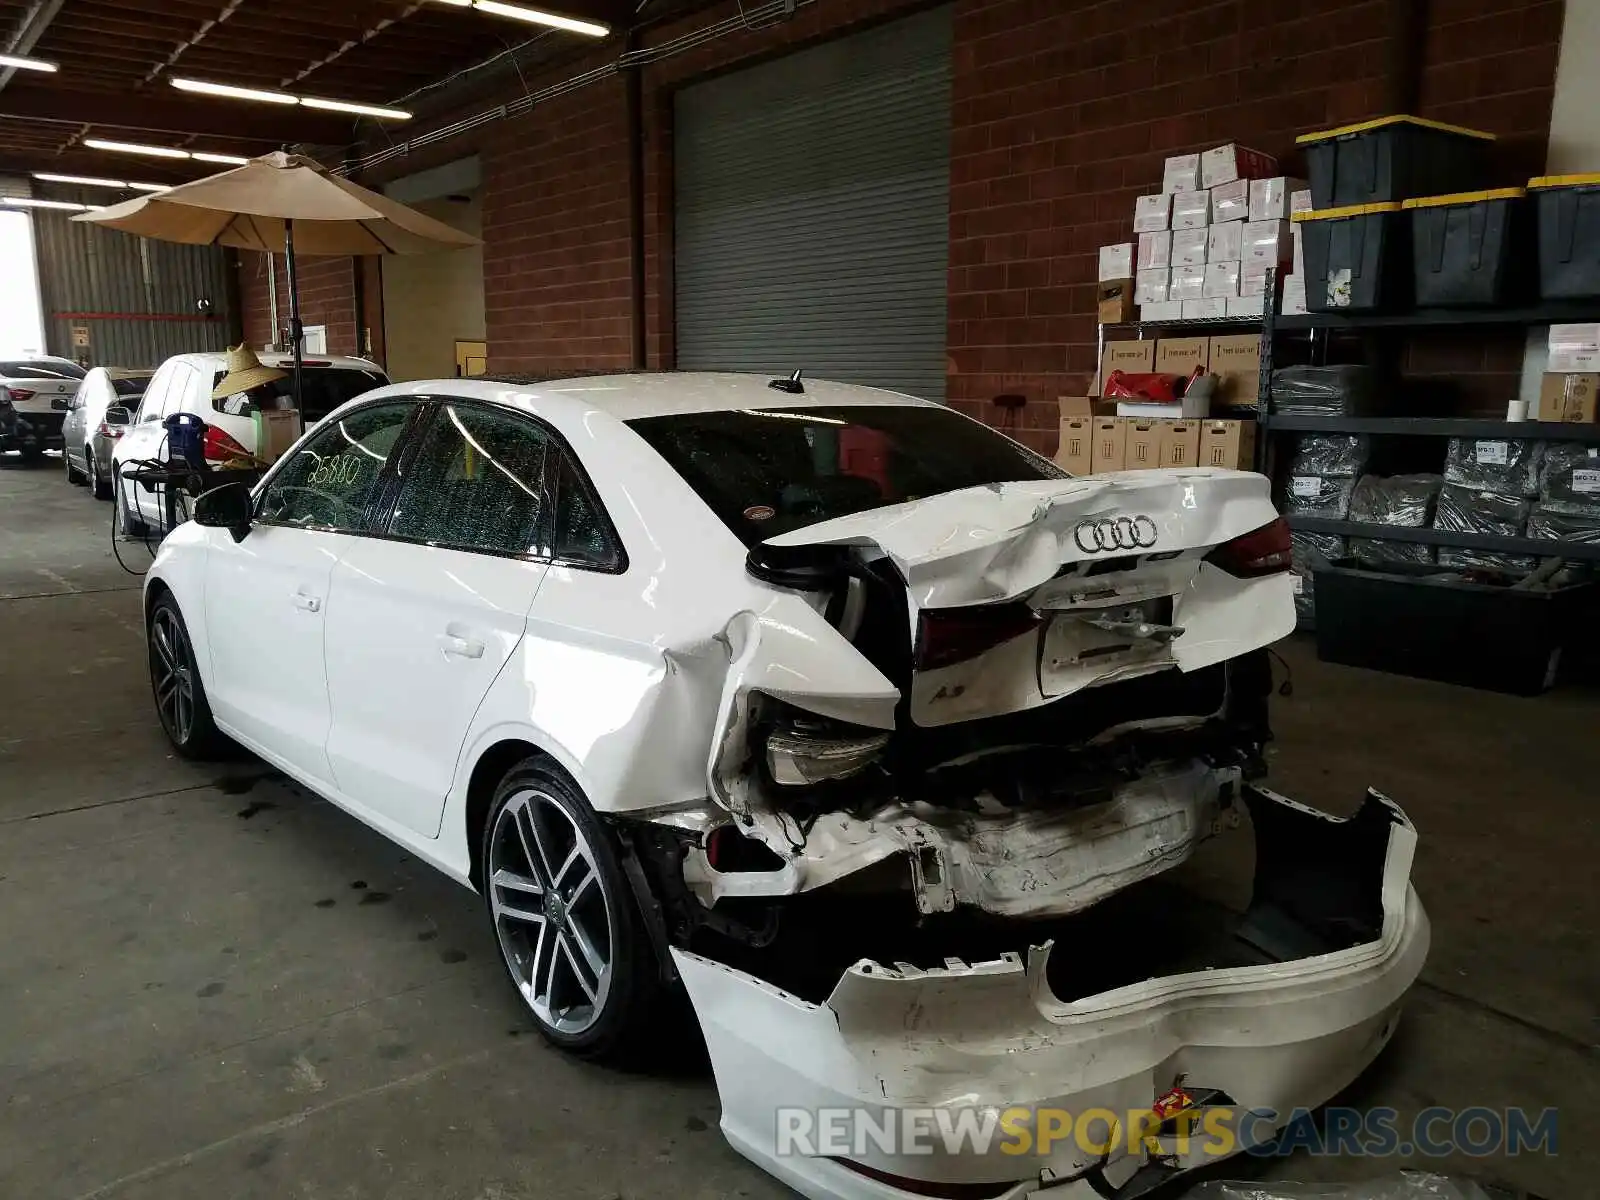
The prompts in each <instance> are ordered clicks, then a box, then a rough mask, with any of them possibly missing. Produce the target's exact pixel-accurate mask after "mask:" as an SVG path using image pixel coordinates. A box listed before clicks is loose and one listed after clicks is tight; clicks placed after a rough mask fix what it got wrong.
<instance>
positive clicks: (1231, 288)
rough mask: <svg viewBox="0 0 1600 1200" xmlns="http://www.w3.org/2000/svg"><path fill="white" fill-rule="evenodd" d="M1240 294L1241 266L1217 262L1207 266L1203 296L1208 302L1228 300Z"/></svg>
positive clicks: (1233, 263) (1202, 288)
mask: <svg viewBox="0 0 1600 1200" xmlns="http://www.w3.org/2000/svg"><path fill="white" fill-rule="evenodd" d="M1238 294H1239V264H1238V263H1236V262H1216V263H1207V264H1206V274H1205V282H1204V283H1203V284H1202V285H1201V296H1202V298H1203V299H1206V300H1228V299H1231V298H1232V297H1235V296H1237V295H1238Z"/></svg>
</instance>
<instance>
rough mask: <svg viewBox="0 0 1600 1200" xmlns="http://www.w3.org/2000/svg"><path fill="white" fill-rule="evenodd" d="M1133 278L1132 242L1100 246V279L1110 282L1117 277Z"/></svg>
mask: <svg viewBox="0 0 1600 1200" xmlns="http://www.w3.org/2000/svg"><path fill="white" fill-rule="evenodd" d="M1132 278H1133V243H1132V242H1118V243H1117V244H1116V245H1114V246H1101V247H1100V280H1099V282H1101V283H1111V282H1114V281H1115V280H1118V279H1132Z"/></svg>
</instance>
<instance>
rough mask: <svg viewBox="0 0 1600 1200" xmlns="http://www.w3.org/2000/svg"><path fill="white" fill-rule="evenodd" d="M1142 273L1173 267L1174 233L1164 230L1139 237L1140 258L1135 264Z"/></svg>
mask: <svg viewBox="0 0 1600 1200" xmlns="http://www.w3.org/2000/svg"><path fill="white" fill-rule="evenodd" d="M1134 265H1135V266H1136V267H1137V268H1138V269H1139V270H1141V271H1150V270H1154V269H1155V268H1156V267H1170V266H1171V265H1172V232H1171V231H1170V230H1162V231H1161V232H1159V233H1141V234H1140V235H1139V258H1138V260H1137V262H1136V263H1135V264H1134Z"/></svg>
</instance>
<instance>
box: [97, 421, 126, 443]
mask: <svg viewBox="0 0 1600 1200" xmlns="http://www.w3.org/2000/svg"><path fill="white" fill-rule="evenodd" d="M94 434H95V436H96V437H103V438H111V439H112V440H113V441H115V440H116V439H117V438H119V437H121V436H122V426H121V425H107V424H106V423H105V422H104V421H101V422H100V425H99V428H97V429H96V430H95V431H94Z"/></svg>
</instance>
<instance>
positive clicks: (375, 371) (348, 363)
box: [111, 351, 389, 533]
mask: <svg viewBox="0 0 1600 1200" xmlns="http://www.w3.org/2000/svg"><path fill="white" fill-rule="evenodd" d="M260 358H261V361H262V363H263V364H265V365H266V366H269V367H278V368H280V369H281V370H284V371H293V369H294V359H293V358H292V357H291V356H290V355H287V354H263V355H261V356H260ZM304 367H305V375H304V380H303V391H304V395H303V396H302V398H301V399H302V411H301V414H300V416H301V422H302V427H307V426H311V425H314V424H316V423H317V422H318V421H320V420H321V419H322V418H323V417H325V416H327V415H328V414H329V413H330V412H332V411H333V410H334V409H336V408H338V407H339V405H341V404H343V403H344V402H345V401H346V400H350V399H352V398H354V397H356V396H359V395H361V393H363V392H366V391H370V390H371V389H373V388H375V387H381V386H382V385H384V384H386V383H388V382H389V380H388V377H387V376H385V375H384V373H383V368H381V367H379V366H378V365H377V364H376V363H373V362H369V361H367V360H366V359H364V358H339V357H326V356H325V357H319V358H312V359H306V360H305V362H304ZM226 372H227V356H226V355H225V354H223V353H222V352H221V351H214V352H209V353H204V354H179V355H176V356H175V357H173V358H169V359H167V361H166V362H164V363H162V364H161V367H160V369H159V370H157V371H156V373H155V375H154V376H153V377H152V378H151V380H150V386H149V388H148V389H146V391H145V394H144V399H143V400H142V401H140V403H139V411H138V412H136V413H135V414H134V417H133V425H132V426H131V427H130V428H129V430H128V432H127V433H126V434H124V435H123V437H122V438H121V440H119V441H118V442H117V444H116V447H115V448H114V449H113V450H112V454H111V468H112V478H113V481H114V483H115V487H116V497H117V510H118V513H119V515H120V523H121V526H122V531H123V532H124V533H142V532H144V527H146V526H155V527H156V528H160V527H161V525H162V522H163V514H162V506H161V497H160V494H159V493H157V492H154V491H151V490H149V489H147V488H142V487H137V486H134V485H133V484H132V482H131V481H130V482H129V483H127V484H124V483H123V480H122V472H123V471H124V470H125V469H126V468H127V466H128V464H130V463H138V462H146V461H150V460H164V459H167V458H169V457H170V455H169V454H168V453H167V431H166V428H165V425H164V422H165V421H166V419H167V418H168V417H170V416H172V415H173V414H174V413H193V414H194V415H195V416H198V417H199V418H200V419H201V420H202V421H204V422H205V423H206V434H205V456H206V459H207V461H210V462H217V463H222V462H226V461H228V460H229V459H231V458H234V457H236V456H238V455H241V454H254V453H255V450H256V422H255V411H256V410H255V408H254V407H253V406H245V405H242V404H237V403H231V402H229V401H227V400H215V401H214V400H212V399H211V392H212V390H213V389H214V388H215V387H216V386H217V384H218V382H220V381H221V379H222V377H223V375H224V374H226ZM269 386H270V387H273V388H275V389H276V391H277V394H278V395H280V396H291V395H293V392H294V380H293V379H292V378H291V377H289V376H287V375H286V376H285V377H284V378H283V379H280V380H278V381H277V382H276V383H274V384H271V385H269ZM225 406H226V407H225Z"/></svg>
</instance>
